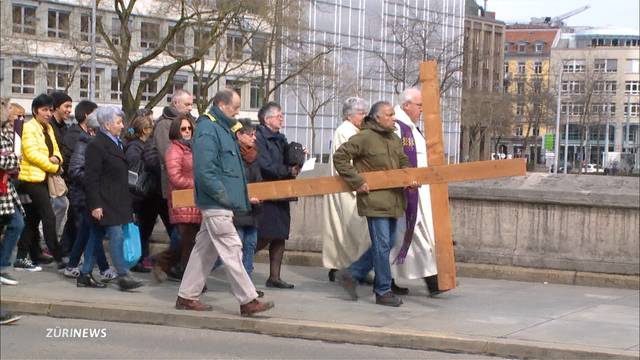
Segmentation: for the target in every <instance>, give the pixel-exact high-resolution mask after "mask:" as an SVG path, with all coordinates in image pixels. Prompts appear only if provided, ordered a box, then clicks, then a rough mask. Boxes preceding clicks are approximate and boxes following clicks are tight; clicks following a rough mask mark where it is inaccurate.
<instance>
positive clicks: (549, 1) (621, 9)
mask: <svg viewBox="0 0 640 360" xmlns="http://www.w3.org/2000/svg"><path fill="white" fill-rule="evenodd" d="M476 2H477V3H478V5H480V6H483V5H484V0H476ZM585 5H590V6H591V8H590V9H587V10H585V11H584V12H582V13H580V14H578V15H575V16H572V17H570V18H568V19H566V20H565V21H564V22H565V24H567V25H571V26H583V25H584V26H615V27H623V28H631V29H638V28H639V27H640V26H639V25H638V22H639V21H640V20H639V15H638V13H639V12H640V0H487V9H488V10H489V11H495V12H496V19H498V20H502V21H504V22H506V23H512V22H515V21H517V22H520V23H528V22H529V20H530V18H531V17H546V16H549V17H554V16H558V15H560V14H563V13H566V12H569V11H571V10H574V9H577V8H580V7H582V6H585Z"/></svg>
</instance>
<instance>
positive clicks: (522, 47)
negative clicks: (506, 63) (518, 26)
mask: <svg viewBox="0 0 640 360" xmlns="http://www.w3.org/2000/svg"><path fill="white" fill-rule="evenodd" d="M526 50H527V44H526V43H518V52H519V53H524V52H525V51H526Z"/></svg>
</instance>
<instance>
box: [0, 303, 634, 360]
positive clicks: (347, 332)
mask: <svg viewBox="0 0 640 360" xmlns="http://www.w3.org/2000/svg"><path fill="white" fill-rule="evenodd" d="M2 304H3V306H5V307H6V308H7V310H10V311H14V312H19V313H24V314H33V315H42V316H50V317H56V318H75V319H85V320H95V321H114V322H125V323H136V324H153V325H165V326H175V327H186V328H200V329H210V330H221V331H235V332H251V333H257V334H264V335H270V336H278V337H287V338H300V339H307V340H321V341H331V342H338V343H352V344H360V345H374V346H386V347H397V348H405V349H415V350H425V351H433V350H436V351H446V352H458V353H473V354H484V355H494V356H503V357H517V358H541V359H545V358H555V359H559V358H562V359H594V358H597V359H636V360H637V359H638V354H637V352H634V351H619V350H613V349H612V350H607V351H603V349H601V348H598V349H595V348H590V347H586V346H573V345H565V344H556V343H545V342H530V341H522V340H512V339H503V338H489V337H475V336H474V337H472V336H457V335H446V334H439V333H430V332H413V331H407V330H397V329H384V328H375V327H367V326H359V325H341V324H332V323H322V322H313V321H303V320H291V319H277V318H268V317H265V316H263V317H255V318H241V317H234V316H227V315H223V314H216V313H215V312H208V313H202V312H184V311H179V310H174V309H170V310H165V309H160V310H163V311H150V310H148V309H146V308H143V307H131V306H114V305H100V304H87V303H79V302H72V301H64V302H55V301H53V302H47V301H41V300H36V299H17V298H12V297H3V298H2Z"/></svg>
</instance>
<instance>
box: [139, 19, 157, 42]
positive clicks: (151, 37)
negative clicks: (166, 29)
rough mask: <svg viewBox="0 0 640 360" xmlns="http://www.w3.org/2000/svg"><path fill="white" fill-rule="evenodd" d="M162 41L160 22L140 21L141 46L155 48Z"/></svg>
mask: <svg viewBox="0 0 640 360" xmlns="http://www.w3.org/2000/svg"><path fill="white" fill-rule="evenodd" d="M159 43H160V24H157V23H152V22H146V21H143V22H142V23H140V47H141V48H143V49H155V48H157V47H158V44H159Z"/></svg>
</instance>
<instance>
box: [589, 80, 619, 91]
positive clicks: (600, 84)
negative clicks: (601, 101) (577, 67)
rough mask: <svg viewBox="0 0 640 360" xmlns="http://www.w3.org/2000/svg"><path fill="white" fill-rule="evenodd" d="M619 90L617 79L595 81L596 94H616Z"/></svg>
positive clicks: (594, 89)
mask: <svg viewBox="0 0 640 360" xmlns="http://www.w3.org/2000/svg"><path fill="white" fill-rule="evenodd" d="M616 90H617V83H616V82H615V81H602V80H600V81H594V83H593V92H594V94H615V93H616Z"/></svg>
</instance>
